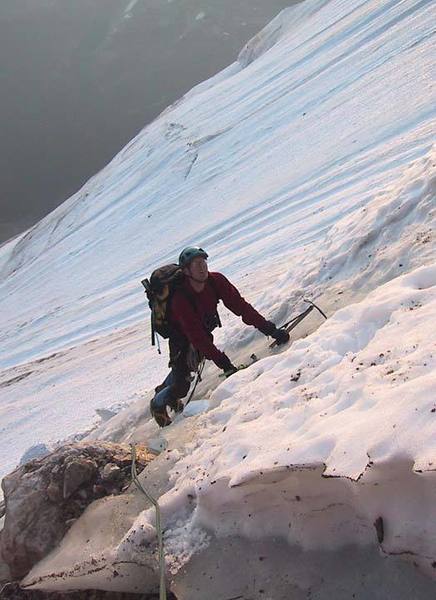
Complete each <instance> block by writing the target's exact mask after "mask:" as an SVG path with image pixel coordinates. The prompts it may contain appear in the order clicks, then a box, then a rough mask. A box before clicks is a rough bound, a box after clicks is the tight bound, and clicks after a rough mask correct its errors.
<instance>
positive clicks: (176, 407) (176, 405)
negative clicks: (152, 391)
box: [168, 398, 185, 415]
mask: <svg viewBox="0 0 436 600" xmlns="http://www.w3.org/2000/svg"><path fill="white" fill-rule="evenodd" d="M168 406H169V407H170V408H171V410H173V411H174V412H175V413H176V415H178V414H180V413H181V412H183V409H184V408H185V405H184V404H183V402H182V401H181V400H180V398H176V399H175V400H170V401H169V402H168Z"/></svg>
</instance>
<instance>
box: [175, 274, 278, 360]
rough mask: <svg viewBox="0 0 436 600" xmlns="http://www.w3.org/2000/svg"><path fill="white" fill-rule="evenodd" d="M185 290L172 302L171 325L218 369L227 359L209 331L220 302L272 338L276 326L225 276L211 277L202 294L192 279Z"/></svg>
mask: <svg viewBox="0 0 436 600" xmlns="http://www.w3.org/2000/svg"><path fill="white" fill-rule="evenodd" d="M211 280H212V283H211ZM183 287H184V288H185V290H183V289H181V290H177V291H176V292H175V293H174V296H173V298H172V300H171V308H170V321H171V323H172V324H173V325H174V327H175V328H176V329H178V330H179V331H180V332H181V333H183V335H184V336H186V337H187V338H188V340H189V341H190V342H191V344H192V345H193V346H194V348H196V349H197V350H199V351H200V352H201V353H202V354H203V356H205V357H206V358H208V359H210V360H213V361H214V363H215V364H216V365H217V366H218V367H221V364H222V363H223V360H225V355H224V353H223V352H220V351H219V350H218V348H217V347H216V346H215V345H214V343H213V337H212V335H211V333H210V329H209V331H208V322H210V321H211V320H212V321H213V317H214V315H215V314H216V312H217V306H218V302H219V301H220V300H222V301H223V303H224V305H225V306H226V307H227V308H228V309H229V310H231V311H232V312H233V313H234V314H235V315H238V316H239V317H242V320H243V321H244V323H246V325H254V327H256V328H257V329H259V331H261V332H262V333H265V335H268V332H269V330H270V329H271V325H272V324H271V323H270V322H269V321H266V320H265V319H264V318H263V317H262V315H260V314H259V313H258V312H257V310H255V309H254V308H253V307H252V306H251V304H249V303H248V302H246V301H245V300H244V298H243V297H242V296H241V294H240V293H239V292H238V290H237V289H236V288H235V286H234V285H232V284H231V283H230V281H229V280H228V279H227V278H226V277H224V275H222V273H209V278H208V280H207V281H206V285H205V287H204V290H203V291H202V292H196V291H195V290H194V289H193V287H192V286H191V284H190V282H189V279H186V280H185V281H184V283H183ZM217 296H218V297H217ZM194 305H195V307H194ZM211 318H212V319H211Z"/></svg>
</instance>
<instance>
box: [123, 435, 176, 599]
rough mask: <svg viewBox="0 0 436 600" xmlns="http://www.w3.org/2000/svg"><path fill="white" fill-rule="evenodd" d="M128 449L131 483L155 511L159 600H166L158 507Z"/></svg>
mask: <svg viewBox="0 0 436 600" xmlns="http://www.w3.org/2000/svg"><path fill="white" fill-rule="evenodd" d="M130 448H131V450H132V467H131V475H132V481H133V483H134V484H135V485H136V487H137V488H138V490H139V491H140V492H142V493H143V494H144V496H145V497H146V498H147V500H149V501H150V502H151V503H152V504H153V506H154V508H155V511H156V532H157V541H158V545H159V600H167V590H166V584H165V556H164V546H163V535H162V525H161V519H160V507H159V503H158V501H157V500H155V499H154V498H153V496H151V495H150V494H149V493H148V492H147V490H146V489H145V488H144V487H143V486H142V485H141V482H140V481H139V479H138V473H137V471H136V447H135V445H134V444H130Z"/></svg>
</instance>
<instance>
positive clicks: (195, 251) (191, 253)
mask: <svg viewBox="0 0 436 600" xmlns="http://www.w3.org/2000/svg"><path fill="white" fill-rule="evenodd" d="M197 256H201V257H202V258H204V259H207V258H208V257H209V255H208V254H207V252H205V251H204V250H203V248H199V247H198V246H188V247H187V248H184V249H183V250H182V251H181V253H180V256H179V265H180V266H181V267H182V268H183V267H187V266H188V265H189V263H190V262H191V260H193V259H194V258H197Z"/></svg>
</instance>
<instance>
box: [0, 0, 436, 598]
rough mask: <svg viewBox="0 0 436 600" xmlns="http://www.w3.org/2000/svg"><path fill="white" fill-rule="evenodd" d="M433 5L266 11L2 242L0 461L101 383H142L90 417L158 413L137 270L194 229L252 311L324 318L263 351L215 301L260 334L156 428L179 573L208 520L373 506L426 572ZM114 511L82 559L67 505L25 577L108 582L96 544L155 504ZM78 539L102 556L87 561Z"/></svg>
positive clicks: (319, 515)
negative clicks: (200, 402)
mask: <svg viewBox="0 0 436 600" xmlns="http://www.w3.org/2000/svg"><path fill="white" fill-rule="evenodd" d="M435 16H436V11H435V8H434V4H433V3H432V2H430V1H423V0H421V1H419V0H409V1H406V0H405V1H402V2H398V1H392V0H391V1H388V0H383V1H378V2H376V1H371V0H370V1H365V2H363V1H359V0H348V1H340V0H331V1H330V2H324V1H321V0H306V1H305V2H303V3H302V4H300V5H298V6H296V7H293V8H292V9H287V10H285V11H283V12H282V13H281V15H279V17H277V19H276V20H274V21H273V22H272V23H271V24H270V25H269V26H268V27H267V28H266V29H265V30H264V31H263V32H261V33H260V34H259V35H258V36H256V37H255V38H254V39H253V40H252V41H251V42H250V43H249V44H248V45H247V47H246V48H245V49H244V50H243V51H242V52H241V55H240V57H239V60H238V62H236V63H235V64H233V65H231V66H230V67H229V68H228V69H226V70H225V71H224V72H222V73H220V74H218V75H217V76H216V77H215V78H213V79H211V80H209V81H208V82H205V83H204V84H201V85H199V86H197V88H195V89H194V90H192V91H191V92H190V93H188V94H187V95H186V96H185V97H184V98H183V99H181V100H180V101H179V102H178V103H176V105H174V106H173V107H170V108H169V109H167V110H166V111H165V112H164V113H163V114H162V115H161V116H160V117H159V118H158V119H157V120H156V121H155V122H153V123H152V124H151V125H149V126H148V127H147V128H145V129H144V130H143V131H142V132H141V133H140V134H139V135H138V136H137V137H136V138H135V139H134V140H132V142H131V143H130V144H129V145H128V146H127V147H126V148H125V149H124V150H123V151H122V152H121V153H120V154H119V155H118V156H117V157H116V158H115V159H114V160H113V161H112V162H111V163H110V165H108V167H106V169H104V170H103V171H102V172H101V173H99V174H97V175H96V176H95V177H94V178H93V179H92V180H91V181H89V182H88V183H87V184H86V185H85V186H84V188H83V189H82V190H80V191H79V192H78V193H77V194H76V195H75V196H73V197H72V198H71V199H70V200H69V201H67V202H66V203H64V205H62V206H61V207H59V208H58V209H56V210H55V211H54V212H53V213H52V214H51V215H49V216H48V217H47V218H45V219H44V220H42V221H41V222H40V223H39V224H38V225H37V226H35V227H34V228H33V229H32V230H30V231H29V232H28V233H27V234H26V235H25V236H23V237H22V238H21V239H19V240H17V241H15V242H12V243H10V244H9V245H6V246H4V247H3V248H1V249H0V252H1V254H0V268H1V277H2V283H1V292H2V293H1V300H0V309H1V314H2V333H1V342H2V345H1V350H0V365H1V368H2V372H1V375H0V376H1V380H0V386H2V387H1V390H2V400H1V404H0V415H1V421H2V434H1V440H0V444H1V450H2V455H4V456H6V452H5V453H4V454H3V450H6V449H7V450H8V452H7V456H8V458H7V459H6V462H5V463H4V464H3V463H2V472H3V473H4V472H6V471H7V470H8V469H10V468H12V467H13V465H14V463H15V462H17V460H18V459H19V457H20V456H21V454H22V453H23V452H24V450H25V449H26V448H27V446H29V445H31V444H33V443H37V442H41V441H42V442H45V443H50V442H53V441H54V440H56V439H59V438H62V437H65V436H67V435H70V434H72V433H74V432H75V431H77V430H78V429H80V428H86V426H87V424H88V425H89V424H90V423H91V421H92V416H93V411H94V409H95V408H103V407H105V406H109V405H111V404H113V403H114V402H118V403H131V402H132V401H133V400H135V399H136V402H135V404H133V405H132V406H131V408H130V409H127V410H126V411H125V412H121V413H120V414H118V415H117V416H116V417H115V418H114V419H111V420H110V421H108V422H107V423H106V424H105V425H103V426H102V427H101V428H100V429H98V430H97V432H95V433H94V435H98V436H100V437H103V438H106V439H123V440H132V439H144V438H147V437H148V436H150V435H156V427H155V426H154V425H153V423H151V421H150V420H149V419H148V416H147V408H146V407H147V404H148V399H149V394H148V395H147V394H146V393H145V392H144V390H150V389H151V388H152V387H153V386H154V385H155V384H156V383H158V382H159V380H160V377H162V376H163V373H164V372H165V364H164V360H162V359H157V357H156V356H155V355H154V354H152V352H151V350H149V349H148V348H147V345H148V333H147V331H146V329H145V327H144V325H143V324H141V322H142V321H143V320H144V299H143V296H142V292H141V290H140V286H139V285H138V282H139V279H141V278H142V276H143V275H144V274H146V273H148V272H149V271H150V270H151V269H152V268H153V267H156V266H158V265H159V264H161V263H163V262H166V261H168V262H169V261H173V260H174V259H175V258H176V257H177V255H178V251H179V250H180V248H182V247H183V246H184V245H186V244H188V243H192V242H195V243H200V244H201V245H204V246H205V247H206V248H207V250H208V252H209V254H210V256H211V260H210V262H211V265H212V267H213V268H214V269H218V270H220V269H222V270H224V271H225V273H226V274H227V275H228V276H229V277H230V278H231V279H232V280H233V281H234V282H235V283H236V284H237V285H238V286H239V287H240V288H241V289H242V290H243V291H244V293H245V294H246V295H247V297H248V298H249V299H250V300H251V301H252V302H253V303H254V304H255V306H256V307H257V308H259V309H260V310H261V311H262V312H263V313H264V314H265V315H266V316H267V317H269V318H272V319H275V320H276V321H277V322H282V321H284V320H285V318H286V317H288V316H290V315H291V314H293V311H294V310H297V309H298V308H299V307H300V306H301V299H302V297H303V295H308V296H312V297H317V298H319V299H320V300H319V301H320V302H322V306H323V307H324V308H325V309H326V310H327V312H328V314H329V316H330V317H331V318H330V319H329V320H328V321H327V322H326V323H325V324H324V325H322V326H321V327H320V328H319V329H317V327H318V326H319V324H320V319H318V320H316V319H315V318H314V320H313V321H312V322H311V323H310V324H309V325H308V326H307V329H306V330H304V329H302V330H300V333H299V334H298V335H301V334H302V333H306V334H311V335H309V336H308V337H306V338H305V339H303V340H300V341H298V342H296V343H295V344H293V345H292V346H291V347H289V348H287V349H286V350H285V351H284V352H282V353H279V354H277V355H273V356H271V355H269V356H267V351H266V349H265V342H264V339H263V338H262V336H260V335H259V334H256V333H254V332H253V331H250V330H248V328H246V327H242V324H241V323H240V321H238V320H237V319H235V318H233V317H232V316H229V315H228V314H226V313H223V323H224V327H223V329H222V330H220V331H219V332H218V334H217V338H216V339H217V343H218V345H219V346H220V347H222V348H225V349H226V351H227V352H228V354H229V355H230V357H231V358H232V359H234V360H246V358H247V356H248V355H249V354H250V352H251V351H252V350H253V349H255V350H256V352H257V351H258V350H259V349H260V356H261V357H265V358H263V360H260V361H259V362H257V363H256V364H255V365H253V366H252V367H251V368H249V369H247V370H246V371H244V372H242V373H240V374H238V375H235V376H234V377H232V378H231V379H229V380H227V381H225V382H224V383H221V384H220V385H219V386H218V387H216V385H217V383H218V380H217V378H216V370H214V368H213V367H210V368H209V369H208V371H207V381H206V382H205V384H204V386H203V388H202V389H201V390H200V392H201V393H200V395H199V398H202V399H207V400H208V401H209V408H210V409H211V410H209V412H206V413H205V414H204V415H200V416H194V417H192V418H191V419H187V420H184V421H182V422H180V423H177V424H176V425H174V431H175V432H177V434H169V435H170V438H171V435H172V436H173V438H174V439H173V438H171V439H173V443H175V444H176V447H177V454H174V453H173V454H172V456H173V461H172V462H174V466H173V470H172V471H170V472H169V475H168V477H169V486H168V489H163V490H162V491H163V492H165V493H164V495H163V496H162V498H161V503H162V506H163V508H164V511H165V518H166V530H167V534H166V535H167V544H168V557H167V558H168V564H169V566H170V567H171V568H172V570H173V572H174V573H176V572H178V574H176V575H175V577H176V578H177V577H182V580H180V579H179V585H180V586H182V583H183V576H182V575H180V573H182V571H183V570H180V568H181V566H182V565H183V563H184V562H185V561H189V560H194V559H191V558H190V557H191V555H192V553H193V552H194V551H196V550H202V552H205V550H204V546H205V544H207V543H208V541H207V540H208V535H209V536H222V535H228V534H230V533H232V535H234V534H237V535H240V536H242V537H247V538H250V539H254V538H256V539H258V538H262V539H264V538H265V539H266V538H268V537H270V536H278V537H280V538H282V539H284V540H287V541H288V542H290V543H291V544H293V545H298V546H300V547H302V548H305V549H313V548H320V547H321V548H324V549H329V550H332V549H334V548H338V547H343V546H344V545H346V544H349V543H354V544H360V545H362V546H364V547H366V546H370V545H371V544H372V545H375V544H377V536H376V533H375V529H374V526H373V522H374V520H375V519H378V518H380V517H381V518H382V519H383V522H385V523H386V524H387V525H386V527H385V531H384V534H385V535H384V538H383V541H381V542H380V547H381V549H382V551H383V552H384V553H385V554H387V555H392V554H399V555H401V556H403V557H406V558H412V560H413V561H415V562H416V563H417V564H419V565H420V566H421V567H422V569H423V570H424V571H425V572H427V573H432V574H434V568H433V567H432V564H433V562H434V561H435V560H436V548H435V546H434V539H436V538H435V533H436V532H435V531H434V528H435V523H436V519H435V516H436V515H435V513H434V502H432V500H431V499H432V498H434V494H435V491H436V490H435V486H436V480H435V477H434V464H436V462H435V461H436V456H435V439H436V436H435V418H436V416H435V413H434V412H433V409H435V408H436V407H435V405H434V384H435V381H434V374H433V373H434V365H435V361H434V351H435V348H434V340H433V338H434V335H432V333H433V330H434V326H433V328H432V325H431V324H432V323H434V322H435V311H436V307H435V297H436V294H435V286H436V272H435V268H436V267H435V264H434V257H435V252H434V251H435V243H434V222H435V150H434V148H433V147H432V143H433V139H434V116H435V108H434V107H435V106H436V104H435V97H434V91H433V88H432V80H431V75H432V68H433V61H432V58H433V53H434V43H433V37H432V35H433V29H432V23H433V22H434V19H435ZM341 307H343V308H341ZM338 309H339V310H338ZM315 329H317V330H316V331H314V330H315ZM312 332H313V333H312ZM262 348H263V350H262ZM41 360H42V361H43V362H41ZM38 361H39V362H38ZM215 387H216V389H215V390H214V388H215ZM432 390H433V392H432ZM114 393H115V394H116V397H114ZM432 393H433V395H432ZM17 406H19V407H20V410H19V411H17V410H16V407H17ZM73 407H74V409H73ZM73 410H74V411H76V414H72V413H73ZM49 421H50V423H51V424H50V425H49ZM53 422H54V423H55V426H53V425H52V423H53ZM175 438H176V439H175ZM180 439H182V440H183V443H180ZM177 440H179V441H177ZM170 450H172V449H171V447H170ZM165 454H167V453H165ZM174 457H175V458H174ZM181 473H183V474H181ZM298 498H299V499H298ZM271 499H272V500H271ZM301 499H304V502H303V501H301ZM96 510H98V509H96ZM129 518H130V517H129ZM127 521H129V519H126V524H125V531H123V533H122V534H121V535H120V538H119V539H118V540H114V539H113V537H112V536H111V535H110V529H109V530H107V532H106V536H103V541H102V542H101V546H100V547H93V548H92V549H90V550H89V553H88V554H87V553H86V552H85V553H84V555H83V557H82V558H81V560H79V561H78V563H77V565H76V564H75V561H77V556H75V555H74V552H72V551H71V549H72V548H73V549H74V547H75V544H76V545H77V542H78V537H75V536H77V535H78V533H77V531H79V530H80V527H79V526H78V527H79V529H78V530H75V527H73V529H72V530H71V532H70V533H71V536H70V537H69V538H68V539H67V540H66V541H65V545H64V546H63V547H62V548H61V549H60V551H59V552H58V553H56V554H55V556H53V557H49V558H48V559H47V561H45V562H44V564H41V565H40V566H39V567H36V570H35V572H33V573H31V574H30V576H29V579H28V582H29V583H30V582H32V583H34V582H35V581H38V579H39V578H42V580H41V581H42V582H43V585H44V586H45V585H48V583H47V582H48V581H50V585H53V586H54V587H62V586H65V585H67V586H68V584H69V580H68V577H67V583H65V581H64V580H59V578H58V577H57V576H56V575H55V576H54V577H53V573H55V574H56V573H59V572H60V569H62V572H63V574H64V578H65V573H68V572H70V571H69V570H71V573H73V572H74V582H75V585H82V586H85V585H89V583H90V582H92V583H93V585H98V586H102V587H107V588H113V589H115V588H116V586H117V585H118V586H119V585H121V584H120V581H118V582H117V583H115V581H114V580H113V577H112V575H111V571H110V565H111V564H113V561H115V562H116V561H117V560H120V557H122V558H123V560H124V558H125V557H130V558H131V559H132V560H134V559H135V557H137V556H138V548H142V546H141V544H143V543H146V544H149V543H151V544H152V543H153V539H154V527H153V516H152V513H150V512H144V513H141V514H139V515H138V517H137V521H136V523H135V524H134V525H133V526H132V527H131V520H130V521H129V522H128V523H127ZM288 522H289V523H290V524H291V525H290V526H289V527H288V525H287V524H288ZM284 524H285V526H284ZM108 527H110V525H108ZM205 531H207V532H208V533H205ZM108 540H110V541H108ZM82 541H83V540H82ZM138 544H139V546H138ZM181 548H183V549H184V550H183V552H181ZM171 549H173V551H172V550H171ZM91 557H92V559H93V560H101V561H103V562H104V563H105V564H108V565H109V567H108V572H106V571H103V572H102V573H101V576H100V579H98V578H97V576H96V577H95V578H94V577H92V576H91V575H90V574H89V572H88V571H89V561H90V560H91ZM132 557H133V558H132ZM60 565H61V566H60ZM125 575H126V578H125V579H124V580H123V582H122V585H124V586H126V585H128V584H127V578H128V576H129V572H128V570H127V571H126V573H125ZM130 575H131V576H132V577H133V579H131V581H132V582H133V581H136V582H137V579H136V577H137V572H136V571H135V573H134V574H133V572H132V573H130ZM82 576H83V579H82V580H81V579H80V577H82ZM47 578H48V579H47ZM41 581H40V583H39V584H38V585H41ZM142 583H143V584H144V582H142ZM70 585H71V582H70ZM135 585H136V583H135ZM144 585H145V584H144ZM133 588H134V585H133V583H132V589H133ZM117 589H118V588H117ZM190 597H191V598H192V597H193V596H190ZM200 597H201V596H200ZM398 597H400V596H398Z"/></svg>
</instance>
